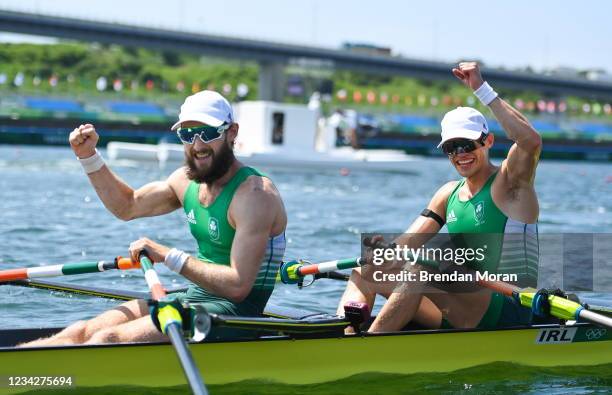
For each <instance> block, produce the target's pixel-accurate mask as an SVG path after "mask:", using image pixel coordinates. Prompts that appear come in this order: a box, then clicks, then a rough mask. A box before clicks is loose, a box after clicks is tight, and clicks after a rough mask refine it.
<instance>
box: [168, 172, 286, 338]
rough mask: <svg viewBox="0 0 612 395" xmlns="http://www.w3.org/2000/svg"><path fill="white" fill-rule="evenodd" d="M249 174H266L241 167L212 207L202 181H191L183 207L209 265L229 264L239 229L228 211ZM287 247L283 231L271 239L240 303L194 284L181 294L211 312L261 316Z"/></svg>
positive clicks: (201, 257)
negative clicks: (204, 198)
mask: <svg viewBox="0 0 612 395" xmlns="http://www.w3.org/2000/svg"><path fill="white" fill-rule="evenodd" d="M250 176H259V177H266V175H264V174H262V173H260V172H259V171H258V170H256V169H254V168H252V167H242V168H240V169H239V170H238V171H237V172H236V174H235V175H234V176H233V177H232V178H231V180H230V181H229V182H228V183H227V184H226V185H225V186H224V187H223V190H222V191H221V193H220V194H219V196H217V198H216V199H215V201H214V202H213V203H211V204H210V205H209V206H204V205H202V204H201V203H200V199H199V191H200V184H198V183H196V182H194V181H191V182H190V183H189V185H188V187H187V190H186V191H185V195H184V198H183V207H184V210H185V214H186V215H187V222H188V223H189V229H190V231H191V234H192V235H193V237H194V238H195V239H196V241H197V243H198V255H197V257H198V259H199V260H201V261H203V262H208V263H209V264H215V265H224V266H230V255H231V249H232V243H233V241H234V236H235V234H236V230H235V229H234V228H233V227H232V225H231V224H230V223H229V221H228V218H227V212H228V209H229V205H230V203H231V202H232V199H233V197H234V194H235V193H236V190H238V187H239V186H240V185H241V184H242V183H243V182H244V181H245V180H246V179H247V178H248V177H250ZM285 247H286V241H285V234H284V233H281V234H280V235H278V236H274V237H270V238H269V240H268V244H267V247H266V252H265V254H264V257H263V259H262V261H261V266H260V269H259V273H258V274H257V279H256V280H255V283H254V284H253V288H252V290H251V292H250V293H249V295H248V296H247V297H246V298H245V299H244V300H243V301H241V302H239V303H235V302H232V301H231V300H229V299H227V298H224V297H221V296H218V295H214V294H212V293H211V292H209V291H208V290H206V289H205V288H202V287H200V286H198V285H195V284H192V285H191V286H189V288H188V290H187V292H186V293H185V294H183V295H180V296H179V297H180V299H181V300H183V301H186V302H188V303H191V304H194V303H197V304H201V305H203V306H204V307H205V308H206V310H208V311H209V312H212V313H217V314H229V315H243V316H260V315H261V314H262V313H263V310H264V308H265V306H266V303H267V302H268V299H269V298H270V295H271V294H272V291H273V290H274V285H275V284H276V275H277V273H278V270H279V268H280V265H281V263H282V260H283V255H284V253H285ZM209 337H210V336H209Z"/></svg>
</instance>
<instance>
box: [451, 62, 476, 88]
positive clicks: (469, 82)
mask: <svg viewBox="0 0 612 395" xmlns="http://www.w3.org/2000/svg"><path fill="white" fill-rule="evenodd" d="M453 74H454V75H455V77H457V78H458V79H459V80H461V82H463V83H464V84H465V85H466V86H467V87H468V88H470V89H471V90H473V91H475V90H476V89H478V88H480V85H482V84H483V83H484V80H483V79H482V76H481V75H480V67H479V66H478V63H476V62H461V63H459V65H458V66H457V67H456V68H454V69H453Z"/></svg>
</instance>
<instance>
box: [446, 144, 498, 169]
mask: <svg viewBox="0 0 612 395" xmlns="http://www.w3.org/2000/svg"><path fill="white" fill-rule="evenodd" d="M492 145H493V134H491V133H489V135H488V136H487V138H486V139H485V141H484V145H482V144H480V143H479V142H477V143H476V146H477V148H476V149H475V150H474V151H472V152H462V153H460V154H451V155H449V156H448V159H449V160H450V161H451V163H452V164H453V166H454V167H455V169H457V172H458V173H459V174H460V175H461V176H462V177H465V178H469V177H471V176H473V175H474V174H476V173H478V172H479V171H480V170H481V169H482V168H484V167H486V166H487V165H488V164H489V148H491V146H492Z"/></svg>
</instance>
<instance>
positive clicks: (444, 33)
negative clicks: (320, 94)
mask: <svg viewBox="0 0 612 395" xmlns="http://www.w3.org/2000/svg"><path fill="white" fill-rule="evenodd" d="M0 9H3V10H14V11H23V12H35V13H41V14H49V15H57V16H66V17H76V18H80V19H91V20H100V21H106V22H117V23H124V24H133V25H144V26H149V27H158V28H164V29H171V30H183V31H191V32H199V33H206V34H215V35H221V36H232V37H242V38H252V39H262V40H269V41H278V42H285V43H294V44H301V45H312V46H320V47H328V48H338V47H339V46H340V45H341V44H342V43H343V42H363V43H369V44H375V45H379V46H383V47H390V48H391V49H392V51H393V53H395V54H401V55H403V56H405V57H409V58H417V59H426V60H437V61H445V62H455V61H456V60H458V59H479V60H482V61H483V62H485V63H486V64H487V65H488V66H493V67H500V66H502V67H505V68H522V67H527V66H530V67H532V68H534V69H535V70H539V71H541V70H543V69H550V68H555V67H571V68H577V69H595V68H596V69H604V70H606V71H608V72H609V73H612V23H611V22H610V15H612V1H605V0H593V1H589V0H585V1H582V2H576V1H563V0H557V1H551V0H530V1H526V0H514V1H512V2H501V1H497V2H495V1H491V0H488V1H486V0H471V1H468V2H459V1H446V0H444V1H434V0H430V1H423V0H419V1H409V0H406V1H390V0H377V1H363V0H353V1H348V0H299V1H297V0H286V1H283V0H259V1H252V0H218V1H208V0H171V1H160V0H120V1H117V0H104V1H101V0H0ZM14 39H15V37H14V36H12V35H9V34H5V33H0V42H1V41H12V40H14Z"/></svg>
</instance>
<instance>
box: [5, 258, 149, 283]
mask: <svg viewBox="0 0 612 395" xmlns="http://www.w3.org/2000/svg"><path fill="white" fill-rule="evenodd" d="M139 267H140V264H139V263H138V262H132V260H131V259H129V258H122V257H117V258H115V260H113V261H110V262H108V261H99V262H94V261H90V262H76V263H65V264H63V265H51V266H36V267H24V268H17V269H7V270H0V283H3V282H9V281H16V280H28V279H36V278H44V277H58V276H69V275H74V274H84V273H97V272H105V271H108V270H130V269H138V268H139Z"/></svg>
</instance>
